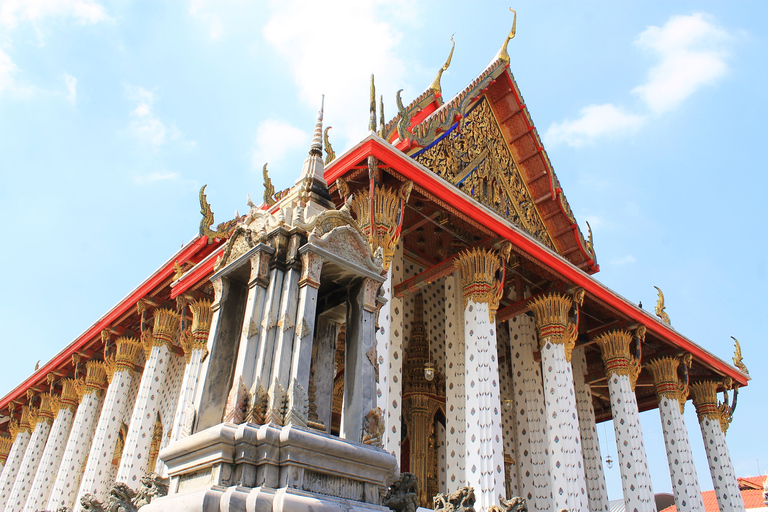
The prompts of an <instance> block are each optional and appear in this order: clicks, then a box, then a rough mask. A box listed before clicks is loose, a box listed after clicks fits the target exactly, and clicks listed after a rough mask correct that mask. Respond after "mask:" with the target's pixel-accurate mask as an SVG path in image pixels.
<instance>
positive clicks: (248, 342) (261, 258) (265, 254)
mask: <svg viewBox="0 0 768 512" xmlns="http://www.w3.org/2000/svg"><path fill="white" fill-rule="evenodd" d="M251 252H252V254H251V256H250V265H251V273H250V276H249V278H248V298H247V299H246V304H245V321H244V322H243V331H242V334H241V336H240V345H239V346H238V352H237V362H236V363H235V374H234V375H235V378H234V381H235V382H239V379H240V377H242V379H243V383H244V384H245V386H246V387H247V388H249V389H250V387H251V386H252V385H253V381H254V379H255V378H256V376H255V372H256V357H257V351H258V349H259V346H260V345H261V344H262V343H263V335H264V330H263V329H262V328H261V320H262V318H263V316H264V304H265V301H266V294H267V287H268V286H269V262H270V260H271V259H272V255H273V254H274V252H275V250H274V249H273V248H272V247H270V246H268V245H266V244H263V243H259V244H258V245H256V247H254V248H253V249H251V250H250V251H249V253H251ZM209 308H210V306H209ZM209 324H210V321H209ZM206 336H207V333H206ZM207 341H208V340H207V338H206V339H205V340H204V341H203V343H206V342H207ZM196 378H197V377H196Z"/></svg>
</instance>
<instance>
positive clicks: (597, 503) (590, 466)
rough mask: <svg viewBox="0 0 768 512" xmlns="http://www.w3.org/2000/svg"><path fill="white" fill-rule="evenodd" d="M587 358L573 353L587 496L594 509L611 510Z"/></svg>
mask: <svg viewBox="0 0 768 512" xmlns="http://www.w3.org/2000/svg"><path fill="white" fill-rule="evenodd" d="M586 374H587V359H586V354H585V353H584V349H581V350H576V351H574V353H573V380H574V387H575V388H576V407H577V408H578V409H579V427H580V428H581V453H582V454H583V455H584V475H585V477H586V479H587V498H588V502H589V510H590V511H591V512H608V491H607V490H606V487H605V472H604V471H603V462H602V455H601V454H600V441H599V440H598V437H597V424H596V421H595V409H594V404H593V402H592V388H590V387H589V384H587V383H586V381H585V379H584V377H585V375H586Z"/></svg>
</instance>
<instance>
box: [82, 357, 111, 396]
mask: <svg viewBox="0 0 768 512" xmlns="http://www.w3.org/2000/svg"><path fill="white" fill-rule="evenodd" d="M106 383H107V365H106V364H104V363H102V362H101V361H88V362H87V363H85V383H84V387H83V392H82V394H83V396H85V395H89V394H96V393H98V392H100V391H101V390H102V389H104V388H105V387H106Z"/></svg>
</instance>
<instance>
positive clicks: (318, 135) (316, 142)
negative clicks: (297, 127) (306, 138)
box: [309, 94, 325, 156]
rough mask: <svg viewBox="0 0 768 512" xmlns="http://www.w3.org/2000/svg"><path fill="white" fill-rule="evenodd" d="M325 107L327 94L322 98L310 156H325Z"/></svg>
mask: <svg viewBox="0 0 768 512" xmlns="http://www.w3.org/2000/svg"><path fill="white" fill-rule="evenodd" d="M324 106H325V94H323V95H321V96H320V111H319V112H318V113H317V123H316V124H315V136H314V137H313V138H312V147H311V148H310V150H309V154H310V155H317V156H323V108H324Z"/></svg>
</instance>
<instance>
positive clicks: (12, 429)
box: [8, 418, 21, 440]
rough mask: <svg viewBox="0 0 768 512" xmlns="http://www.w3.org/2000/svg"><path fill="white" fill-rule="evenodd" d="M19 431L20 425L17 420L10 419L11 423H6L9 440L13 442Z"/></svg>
mask: <svg viewBox="0 0 768 512" xmlns="http://www.w3.org/2000/svg"><path fill="white" fill-rule="evenodd" d="M20 431H21V425H20V424H19V420H17V419H16V418H11V421H9V422H8V433H9V434H10V435H11V439H13V440H15V439H16V436H17V435H19V432H20Z"/></svg>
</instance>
